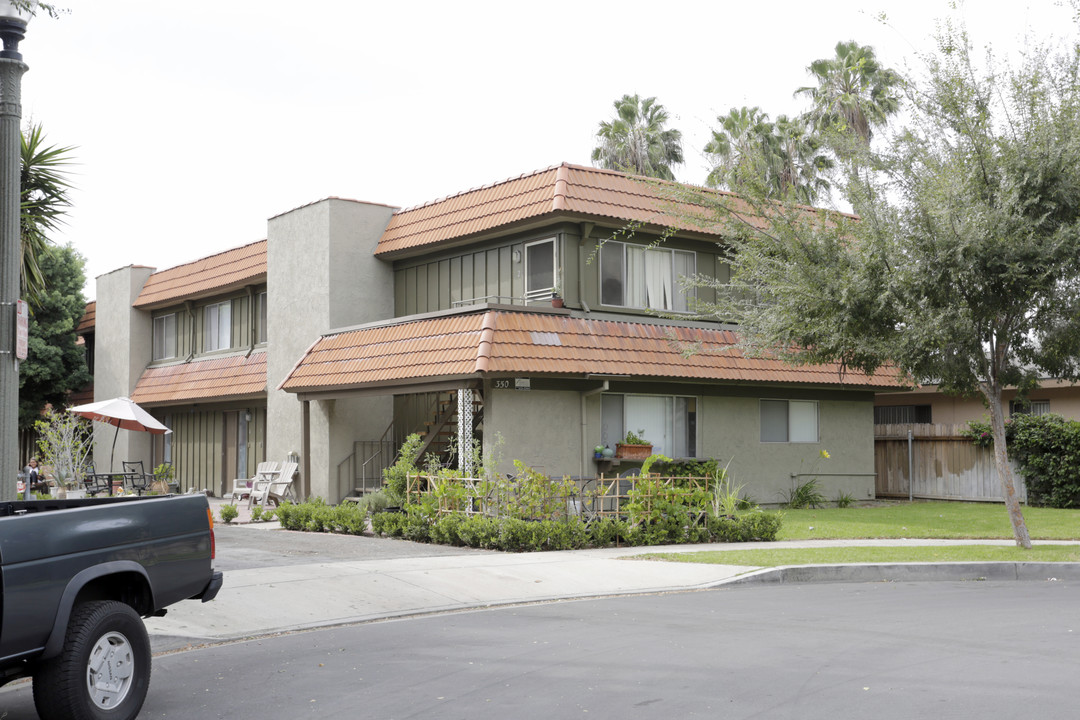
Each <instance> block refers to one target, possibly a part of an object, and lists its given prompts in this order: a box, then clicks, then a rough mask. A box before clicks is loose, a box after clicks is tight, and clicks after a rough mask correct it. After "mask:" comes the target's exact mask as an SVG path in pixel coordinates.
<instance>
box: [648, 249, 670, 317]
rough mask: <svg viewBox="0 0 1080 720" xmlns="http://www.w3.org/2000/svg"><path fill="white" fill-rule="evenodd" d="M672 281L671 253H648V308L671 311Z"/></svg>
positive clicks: (654, 251) (655, 251)
mask: <svg viewBox="0 0 1080 720" xmlns="http://www.w3.org/2000/svg"><path fill="white" fill-rule="evenodd" d="M671 279H672V275H671V251H670V250H650V251H646V253H645V293H646V307H649V308H652V309H653V310H671Z"/></svg>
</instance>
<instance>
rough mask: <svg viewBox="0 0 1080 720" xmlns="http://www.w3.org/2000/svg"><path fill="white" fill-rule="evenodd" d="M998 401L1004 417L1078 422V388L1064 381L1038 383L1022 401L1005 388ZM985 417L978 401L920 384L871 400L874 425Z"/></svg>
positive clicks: (957, 422)
mask: <svg viewBox="0 0 1080 720" xmlns="http://www.w3.org/2000/svg"><path fill="white" fill-rule="evenodd" d="M1002 402H1003V404H1004V405H1005V408H1006V410H1007V413H1008V415H1007V416H1006V417H1008V416H1011V415H1014V414H1017V413H1031V414H1033V415H1045V414H1047V413H1056V414H1058V415H1063V416H1064V417H1067V418H1070V419H1073V420H1080V386H1078V385H1076V384H1074V383H1070V382H1066V381H1064V380H1056V379H1053V378H1044V379H1042V380H1040V381H1039V387H1038V388H1037V389H1035V390H1032V391H1031V392H1029V393H1028V396H1027V398H1026V399H1025V400H1023V401H1018V400H1017V399H1016V390H1015V389H1007V390H1005V391H1004V393H1003V394H1002ZM987 417H989V411H988V410H987V408H986V405H984V404H983V401H982V398H979V397H970V398H964V397H956V396H953V395H946V394H945V393H943V392H941V391H940V390H939V389H938V386H937V385H921V386H919V387H917V388H915V389H914V390H911V391H909V392H881V393H878V394H877V396H876V397H875V398H874V424H875V425H887V424H891V425H908V424H912V423H934V424H938V425H966V424H967V423H969V422H971V421H972V420H983V419H985V418H987Z"/></svg>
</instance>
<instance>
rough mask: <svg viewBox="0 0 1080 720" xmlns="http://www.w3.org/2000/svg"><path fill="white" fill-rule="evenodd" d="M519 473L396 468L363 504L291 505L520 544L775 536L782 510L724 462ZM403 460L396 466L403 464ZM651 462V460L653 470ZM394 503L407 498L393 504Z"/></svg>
mask: <svg viewBox="0 0 1080 720" xmlns="http://www.w3.org/2000/svg"><path fill="white" fill-rule="evenodd" d="M515 464H516V465H517V467H518V473H517V475H516V476H514V477H503V478H500V479H495V480H483V479H477V478H463V477H461V475H460V473H458V472H457V471H453V470H445V469H444V470H440V471H438V472H436V473H432V474H428V475H422V474H419V473H417V472H415V469H414V468H411V467H402V468H396V469H397V470H399V471H400V473H399V474H398V475H394V472H395V468H391V470H390V471H388V477H387V490H386V492H384V493H377V494H375V495H373V496H370V497H368V498H365V500H364V501H363V502H360V503H344V504H342V505H339V506H336V507H332V506H329V505H327V504H326V503H324V502H323V501H322V500H318V499H316V500H312V501H308V502H305V503H300V504H290V503H285V504H283V505H282V506H281V507H279V508H277V509H276V510H275V511H274V514H275V516H276V517H277V519H278V520H280V521H281V526H282V527H283V528H285V529H289V530H303V531H309V532H337V533H348V534H362V533H363V532H365V530H366V528H367V524H368V519H369V517H370V523H371V528H372V530H373V531H374V532H375V534H377V535H382V536H385V537H397V538H404V539H407V540H412V541H415V542H432V543H438V544H444V545H457V546H467V547H475V548H485V549H492V550H508V551H514V552H523V551H537V550H575V549H581V548H594V547H612V546H633V545H672V544H678V543H707V542H750V541H755V540H760V541H770V540H775V539H776V536H777V533H778V532H779V531H780V527H781V523H782V515H781V514H780V513H778V512H764V511H762V510H761V509H760V508H758V507H757V506H755V505H753V504H751V503H747V502H746V501H744V500H742V499H740V497H739V492H740V490H741V488H739V487H732V486H731V485H730V484H729V483H728V482H727V481H726V478H725V473H724V472H723V471H722V470H721V471H719V472H717V473H715V474H713V475H712V476H705V477H690V476H676V477H658V476H655V475H646V476H643V477H638V478H627V479H611V480H606V481H605V480H604V479H603V478H600V479H598V480H591V481H588V482H587V483H585V485H584V486H583V485H582V484H581V483H577V482H575V481H572V480H569V479H567V478H563V479H561V480H557V479H552V478H548V477H546V476H544V475H542V474H540V473H537V472H535V471H533V470H532V469H531V468H528V467H526V466H524V465H522V464H520V463H515ZM395 467H396V466H395ZM646 469H647V468H646ZM390 502H398V503H400V505H399V506H398V507H396V508H394V509H392V510H388V509H387V508H386V506H387V505H388V503H390Z"/></svg>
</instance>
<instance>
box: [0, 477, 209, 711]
mask: <svg viewBox="0 0 1080 720" xmlns="http://www.w3.org/2000/svg"><path fill="white" fill-rule="evenodd" d="M213 559H214V525H213V517H212V516H211V513H210V506H209V503H208V502H207V500H206V497H205V496H203V495H182V496H168V495H167V496H149V497H142V498H132V497H125V498H121V497H117V498H101V499H80V500H55V501H50V500H37V501H29V502H5V503H0V582H2V595H0V684H3V683H7V682H10V681H12V680H15V679H17V678H21V677H27V676H30V677H33V679H34V705H35V706H36V707H37V711H38V714H39V715H40V716H41V718H42V720H61V719H75V718H78V719H80V720H81V719H97V718H109V719H110V720H129V719H131V718H135V717H136V716H137V715H138V714H139V710H140V709H141V708H142V704H143V700H144V699H145V698H146V691H147V689H148V687H149V684H150V641H149V638H148V637H147V634H146V628H145V627H144V626H143V622H142V618H144V617H150V616H154V615H164V614H165V608H166V607H167V606H169V605H172V604H173V603H176V602H179V601H181V600H185V599H197V600H202V601H203V602H207V601H208V600H212V599H213V598H214V596H215V595H217V592H218V590H219V589H220V588H221V579H222V578H221V573H220V572H218V571H215V570H214V569H213V567H212V561H213Z"/></svg>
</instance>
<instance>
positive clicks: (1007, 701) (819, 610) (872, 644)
mask: <svg viewBox="0 0 1080 720" xmlns="http://www.w3.org/2000/svg"><path fill="white" fill-rule="evenodd" d="M1078 672H1080V583H1077V582H1073V581H1067V582H1062V581H1053V580H1047V581H1043V582H1019V583H1018V582H932V583H860V584H846V583H836V584H812V585H797V584H796V585H767V586H726V587H723V588H719V589H714V590H705V591H698V592H685V593H669V594H655V595H642V596H634V597H620V598H609V599H603V600H578V601H567V602H557V603H545V604H541V605H531V606H520V607H507V608H498V609H487V610H478V611H471V612H462V613H453V614H447V615H437V616H428V617H415V618H410V619H404V620H395V621H388V622H372V623H367V624H361V625H356V626H350V627H340V628H328V629H323V630H317V631H311V632H303V633H292V634H286V635H282V636H278V637H269V638H262V639H260V640H255V641H247V642H238V643H231V644H225V645H217V646H212V647H206V648H202V649H197V650H191V651H187V652H180V653H173V654H167V655H163V656H160V657H157V658H155V661H154V677H153V679H152V682H151V687H150V695H149V698H148V700H147V703H146V705H145V707H144V710H143V713H142V717H145V718H178V719H184V720H187V719H189V718H229V719H232V720H254V719H255V718H259V719H263V718H283V717H289V718H292V717H300V716H310V717H318V718H348V719H350V720H352V719H354V718H376V719H380V720H382V719H386V720H402V719H405V718H413V719H415V718H439V719H440V720H446V719H453V718H461V719H462V720H464V719H465V718H468V719H469V720H486V719H488V718H490V719H492V720H495V719H498V720H505V718H515V720H518V719H520V720H540V719H541V718H544V719H545V720H548V719H550V718H568V717H588V718H612V719H614V718H620V719H622V718H692V717H709V718H716V717H725V718H780V719H783V718H793V719H794V718H797V719H798V720H818V719H824V718H830V719H835V718H875V720H901V719H903V720H908V719H910V718H922V717H925V718H942V717H947V718H959V719H960V720H966V719H968V718H970V719H972V720H974V719H975V718H979V719H980V720H982V719H984V718H1030V717H1038V718H1050V719H1054V718H1062V719H1065V718H1068V719H1069V720H1072V718H1075V717H1076V707H1077V700H1078V699H1080V697H1078V696H1080V690H1077V689H1076V684H1075V679H1076V677H1077V674H1078ZM4 713H6V715H4ZM0 716H3V717H4V720H31V719H32V718H35V717H36V716H35V715H34V711H33V703H32V699H31V693H30V687H29V685H28V684H22V685H19V686H15V687H12V688H11V689H6V690H4V691H0Z"/></svg>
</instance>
